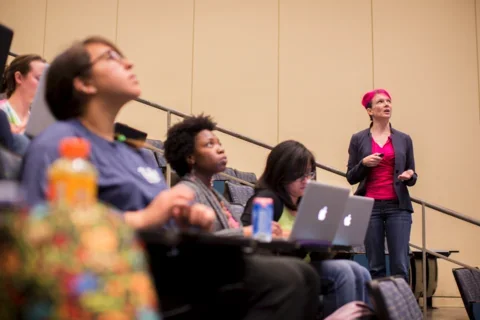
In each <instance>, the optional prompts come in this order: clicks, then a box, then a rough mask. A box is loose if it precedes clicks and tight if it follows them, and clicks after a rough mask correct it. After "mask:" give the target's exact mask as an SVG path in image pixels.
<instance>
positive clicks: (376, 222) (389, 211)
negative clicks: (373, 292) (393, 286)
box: [365, 200, 412, 283]
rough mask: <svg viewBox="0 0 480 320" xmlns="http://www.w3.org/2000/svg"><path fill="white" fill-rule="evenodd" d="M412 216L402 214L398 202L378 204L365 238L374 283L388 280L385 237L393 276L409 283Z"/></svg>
mask: <svg viewBox="0 0 480 320" xmlns="http://www.w3.org/2000/svg"><path fill="white" fill-rule="evenodd" d="M411 228H412V214H411V213H410V212H408V211H405V210H401V209H400V208H399V207H398V202H397V201H393V200H392V201H388V200H387V201H377V200H376V201H375V204H374V206H373V210H372V216H371V218H370V223H369V225H368V230H367V235H366V237H365V251H366V254H367V259H368V265H369V268H370V274H371V275H372V278H373V279H376V278H382V277H385V276H386V266H385V237H386V238H387V245H388V253H389V259H390V273H391V275H392V276H394V275H395V276H402V277H403V278H404V279H405V280H406V281H407V283H409V281H408V280H409V279H408V269H409V268H408V267H409V265H410V259H409V250H408V248H409V245H408V243H409V241H410V230H411Z"/></svg>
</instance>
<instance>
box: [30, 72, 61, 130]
mask: <svg viewBox="0 0 480 320" xmlns="http://www.w3.org/2000/svg"><path fill="white" fill-rule="evenodd" d="M48 67H49V65H48V64H47V65H45V70H44V71H43V73H42V76H41V77H40V82H39V83H38V87H37V92H35V97H34V98H33V102H32V106H31V111H30V118H29V120H28V124H27V128H26V129H25V134H26V135H27V136H29V137H30V138H33V137H35V136H37V135H38V134H39V133H40V132H42V131H43V130H45V129H46V128H47V127H48V126H50V125H51V124H53V123H55V122H56V121H57V120H56V119H55V118H54V117H53V115H52V113H51V112H50V109H49V108H48V105H47V101H46V100H45V82H46V78H47V74H48Z"/></svg>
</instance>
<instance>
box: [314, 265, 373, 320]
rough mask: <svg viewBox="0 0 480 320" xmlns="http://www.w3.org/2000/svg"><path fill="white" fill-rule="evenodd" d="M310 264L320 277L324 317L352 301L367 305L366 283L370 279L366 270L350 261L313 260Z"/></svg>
mask: <svg viewBox="0 0 480 320" xmlns="http://www.w3.org/2000/svg"><path fill="white" fill-rule="evenodd" d="M311 264H312V265H313V266H314V267H315V269H316V270H317V272H318V274H319V275H320V294H322V295H323V304H324V307H323V316H324V317H326V316H328V315H330V314H332V313H333V312H335V310H337V309H338V308H340V307H341V306H343V305H345V304H347V303H349V302H352V301H363V302H365V303H368V292H367V285H366V283H367V282H369V281H370V280H371V277H370V273H369V272H368V270H367V269H365V268H364V267H362V266H361V265H359V264H358V263H356V262H354V261H351V260H321V261H315V260H314V261H312V262H311Z"/></svg>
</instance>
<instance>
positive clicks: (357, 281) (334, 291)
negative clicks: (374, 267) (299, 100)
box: [242, 140, 371, 316]
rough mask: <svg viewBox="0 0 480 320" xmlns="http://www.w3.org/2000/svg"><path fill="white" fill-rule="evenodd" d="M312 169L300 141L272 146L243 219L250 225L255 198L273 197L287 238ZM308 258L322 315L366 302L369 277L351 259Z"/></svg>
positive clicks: (312, 161) (312, 176)
mask: <svg viewBox="0 0 480 320" xmlns="http://www.w3.org/2000/svg"><path fill="white" fill-rule="evenodd" d="M315 168H316V166H315V157H314V156H313V154H312V153H311V152H310V151H309V150H308V149H307V148H306V147H305V146H304V145H303V144H301V143H300V142H297V141H293V140H287V141H284V142H282V143H280V144H278V145H277V146H275V147H274V148H273V150H272V151H271V152H270V154H269V155H268V157H267V163H266V166H265V170H264V171H263V173H262V175H261V177H260V179H259V181H258V183H257V186H256V189H255V194H254V195H253V197H252V198H250V200H249V201H248V202H247V204H246V206H245V211H244V213H243V215H242V222H243V223H244V224H245V225H250V224H251V220H252V219H251V216H252V203H253V199H254V198H255V197H265V198H272V199H273V206H274V214H273V219H274V220H275V221H278V223H279V224H280V227H281V228H282V230H283V234H284V237H285V238H288V237H289V236H290V231H291V230H292V228H293V224H294V222H295V217H296V215H297V210H298V205H299V203H300V201H301V199H302V196H303V194H304V192H305V188H306V187H307V183H308V181H309V180H312V179H315V177H316V171H315ZM309 257H310V260H311V264H312V266H313V267H314V268H315V269H316V270H317V272H318V274H319V276H320V284H321V286H320V293H321V294H322V295H323V296H324V311H323V312H324V315H326V316H327V315H330V314H332V313H334V312H335V310H337V309H340V308H341V307H342V306H344V305H347V304H348V303H349V302H353V301H358V302H359V303H360V304H361V303H362V302H363V303H366V302H368V293H367V287H366V283H367V282H368V281H370V280H371V278H370V274H369V273H368V271H367V270H366V269H365V268H363V267H362V266H360V265H359V264H358V263H356V262H354V261H351V260H324V259H323V257H318V256H317V255H316V254H315V253H310V254H309Z"/></svg>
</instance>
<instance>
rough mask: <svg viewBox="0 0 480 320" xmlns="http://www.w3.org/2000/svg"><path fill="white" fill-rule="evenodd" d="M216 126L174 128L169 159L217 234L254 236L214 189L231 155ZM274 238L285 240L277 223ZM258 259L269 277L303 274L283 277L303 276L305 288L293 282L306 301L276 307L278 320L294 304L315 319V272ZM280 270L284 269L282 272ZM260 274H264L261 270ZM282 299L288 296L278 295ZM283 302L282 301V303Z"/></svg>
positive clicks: (197, 121) (195, 122)
mask: <svg viewBox="0 0 480 320" xmlns="http://www.w3.org/2000/svg"><path fill="white" fill-rule="evenodd" d="M215 127H216V123H214V122H213V121H212V119H211V118H210V117H208V116H203V115H200V116H192V117H189V118H186V119H185V120H183V121H182V122H179V123H177V124H175V125H174V126H172V127H171V128H170V129H169V130H168V133H167V140H166V141H165V158H166V159H167V161H168V163H169V164H170V165H171V167H172V169H173V170H175V172H176V173H177V174H178V175H179V176H180V177H181V180H180V183H179V184H180V185H184V186H186V187H188V188H189V189H191V190H192V191H193V192H194V193H195V202H197V203H202V204H204V205H207V206H209V207H210V208H212V209H213V210H214V212H215V216H216V219H215V222H214V228H213V230H214V232H215V233H216V234H218V235H223V236H245V237H250V236H251V235H252V227H251V226H247V227H243V226H242V223H241V221H239V220H237V219H236V218H235V217H234V216H233V215H232V213H231V212H232V210H231V208H230V204H229V202H228V201H227V200H226V199H225V198H224V197H223V196H222V195H221V194H219V193H218V192H217V191H216V190H215V189H214V188H213V187H212V183H211V182H212V177H213V176H214V175H215V174H217V173H220V172H223V171H224V170H225V168H226V166H227V155H226V153H225V150H224V148H223V146H222V144H221V143H220V140H219V139H218V137H217V136H216V135H215V133H214V130H215ZM272 228H273V230H274V231H273V234H274V236H276V237H281V236H282V231H281V229H280V227H279V226H278V223H276V222H274V223H273V226H272ZM252 258H254V259H261V260H263V261H265V262H264V263H265V266H267V265H268V266H269V267H268V269H269V271H267V270H265V271H267V272H269V273H272V274H276V275H275V277H280V276H281V273H280V272H282V268H281V266H292V268H293V269H298V270H299V271H300V272H292V274H283V276H285V277H288V278H292V279H295V277H297V276H298V275H300V276H301V278H300V280H301V282H302V284H301V285H300V286H299V287H294V285H295V284H296V283H297V282H296V281H295V282H292V284H291V285H292V287H291V290H292V291H296V292H297V293H296V295H297V296H300V295H303V296H304V299H303V300H302V301H301V302H299V301H295V300H293V299H292V300H284V301H282V303H280V304H279V305H277V306H276V311H275V314H276V317H277V316H279V315H281V314H283V313H284V312H285V311H284V309H285V308H287V309H289V308H290V305H291V304H292V303H300V305H299V307H300V308H301V309H302V311H303V312H304V313H303V316H299V317H298V318H299V319H315V314H316V309H317V305H318V304H317V300H318V298H317V284H318V279H317V277H316V275H315V271H314V270H313V269H312V268H311V267H310V266H309V265H308V264H306V263H304V262H303V261H301V260H298V259H294V258H289V257H267V256H264V257H261V256H258V255H254V256H252ZM277 267H280V269H278V268H277ZM257 272H262V271H261V270H258V271H257ZM276 294H278V295H279V296H282V295H284V293H282V292H281V291H277V292H276ZM279 302H280V301H279Z"/></svg>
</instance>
